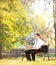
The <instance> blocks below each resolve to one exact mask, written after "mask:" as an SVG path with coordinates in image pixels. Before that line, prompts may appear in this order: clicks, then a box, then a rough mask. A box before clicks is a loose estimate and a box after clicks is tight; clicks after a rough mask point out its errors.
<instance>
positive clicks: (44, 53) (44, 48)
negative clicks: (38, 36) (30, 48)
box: [22, 44, 49, 61]
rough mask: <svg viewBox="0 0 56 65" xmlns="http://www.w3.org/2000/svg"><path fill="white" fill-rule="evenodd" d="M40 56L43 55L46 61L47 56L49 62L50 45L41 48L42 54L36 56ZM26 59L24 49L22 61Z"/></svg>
mask: <svg viewBox="0 0 56 65" xmlns="http://www.w3.org/2000/svg"><path fill="white" fill-rule="evenodd" d="M39 54H42V55H43V57H44V58H43V59H44V60H45V57H46V55H47V57H48V60H49V44H48V45H43V46H41V52H38V53H36V55H39ZM24 57H25V49H24V52H23V53H22V61H23V59H24Z"/></svg>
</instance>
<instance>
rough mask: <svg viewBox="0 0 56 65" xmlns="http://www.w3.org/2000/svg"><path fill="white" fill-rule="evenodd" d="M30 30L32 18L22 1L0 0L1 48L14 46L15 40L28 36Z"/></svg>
mask: <svg viewBox="0 0 56 65" xmlns="http://www.w3.org/2000/svg"><path fill="white" fill-rule="evenodd" d="M30 31H31V25H30V20H29V17H28V15H27V11H26V9H25V8H24V6H23V5H22V4H21V3H20V1H19V0H0V48H2V49H5V50H7V49H11V48H13V44H14V42H16V41H17V40H18V38H19V37H21V38H20V39H22V38H24V37H25V36H27V35H28V33H29V32H30ZM2 49H0V50H2ZM0 57H1V52H0Z"/></svg>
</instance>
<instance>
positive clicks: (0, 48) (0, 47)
mask: <svg viewBox="0 0 56 65" xmlns="http://www.w3.org/2000/svg"><path fill="white" fill-rule="evenodd" d="M1 51H2V46H1V44H0V59H2V55H1Z"/></svg>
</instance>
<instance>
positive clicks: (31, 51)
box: [25, 33, 45, 61]
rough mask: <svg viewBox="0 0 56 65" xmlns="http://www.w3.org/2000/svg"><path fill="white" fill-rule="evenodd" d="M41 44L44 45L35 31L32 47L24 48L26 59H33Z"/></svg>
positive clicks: (39, 50)
mask: <svg viewBox="0 0 56 65" xmlns="http://www.w3.org/2000/svg"><path fill="white" fill-rule="evenodd" d="M42 45H45V42H44V41H43V40H42V39H41V38H40V34H38V33H37V34H36V35H35V42H34V45H33V47H32V48H31V49H28V50H25V55H26V58H27V60H29V61H31V60H33V61H35V54H36V53H38V52H41V46H42ZM30 54H31V56H32V58H31V56H30Z"/></svg>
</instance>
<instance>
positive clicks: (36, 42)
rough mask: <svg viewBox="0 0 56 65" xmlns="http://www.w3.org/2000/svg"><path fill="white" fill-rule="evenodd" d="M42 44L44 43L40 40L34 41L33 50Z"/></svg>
mask: <svg viewBox="0 0 56 65" xmlns="http://www.w3.org/2000/svg"><path fill="white" fill-rule="evenodd" d="M44 44H45V42H44V41H43V40H41V39H38V40H35V43H34V45H33V48H36V49H39V48H41V46H42V45H44Z"/></svg>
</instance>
